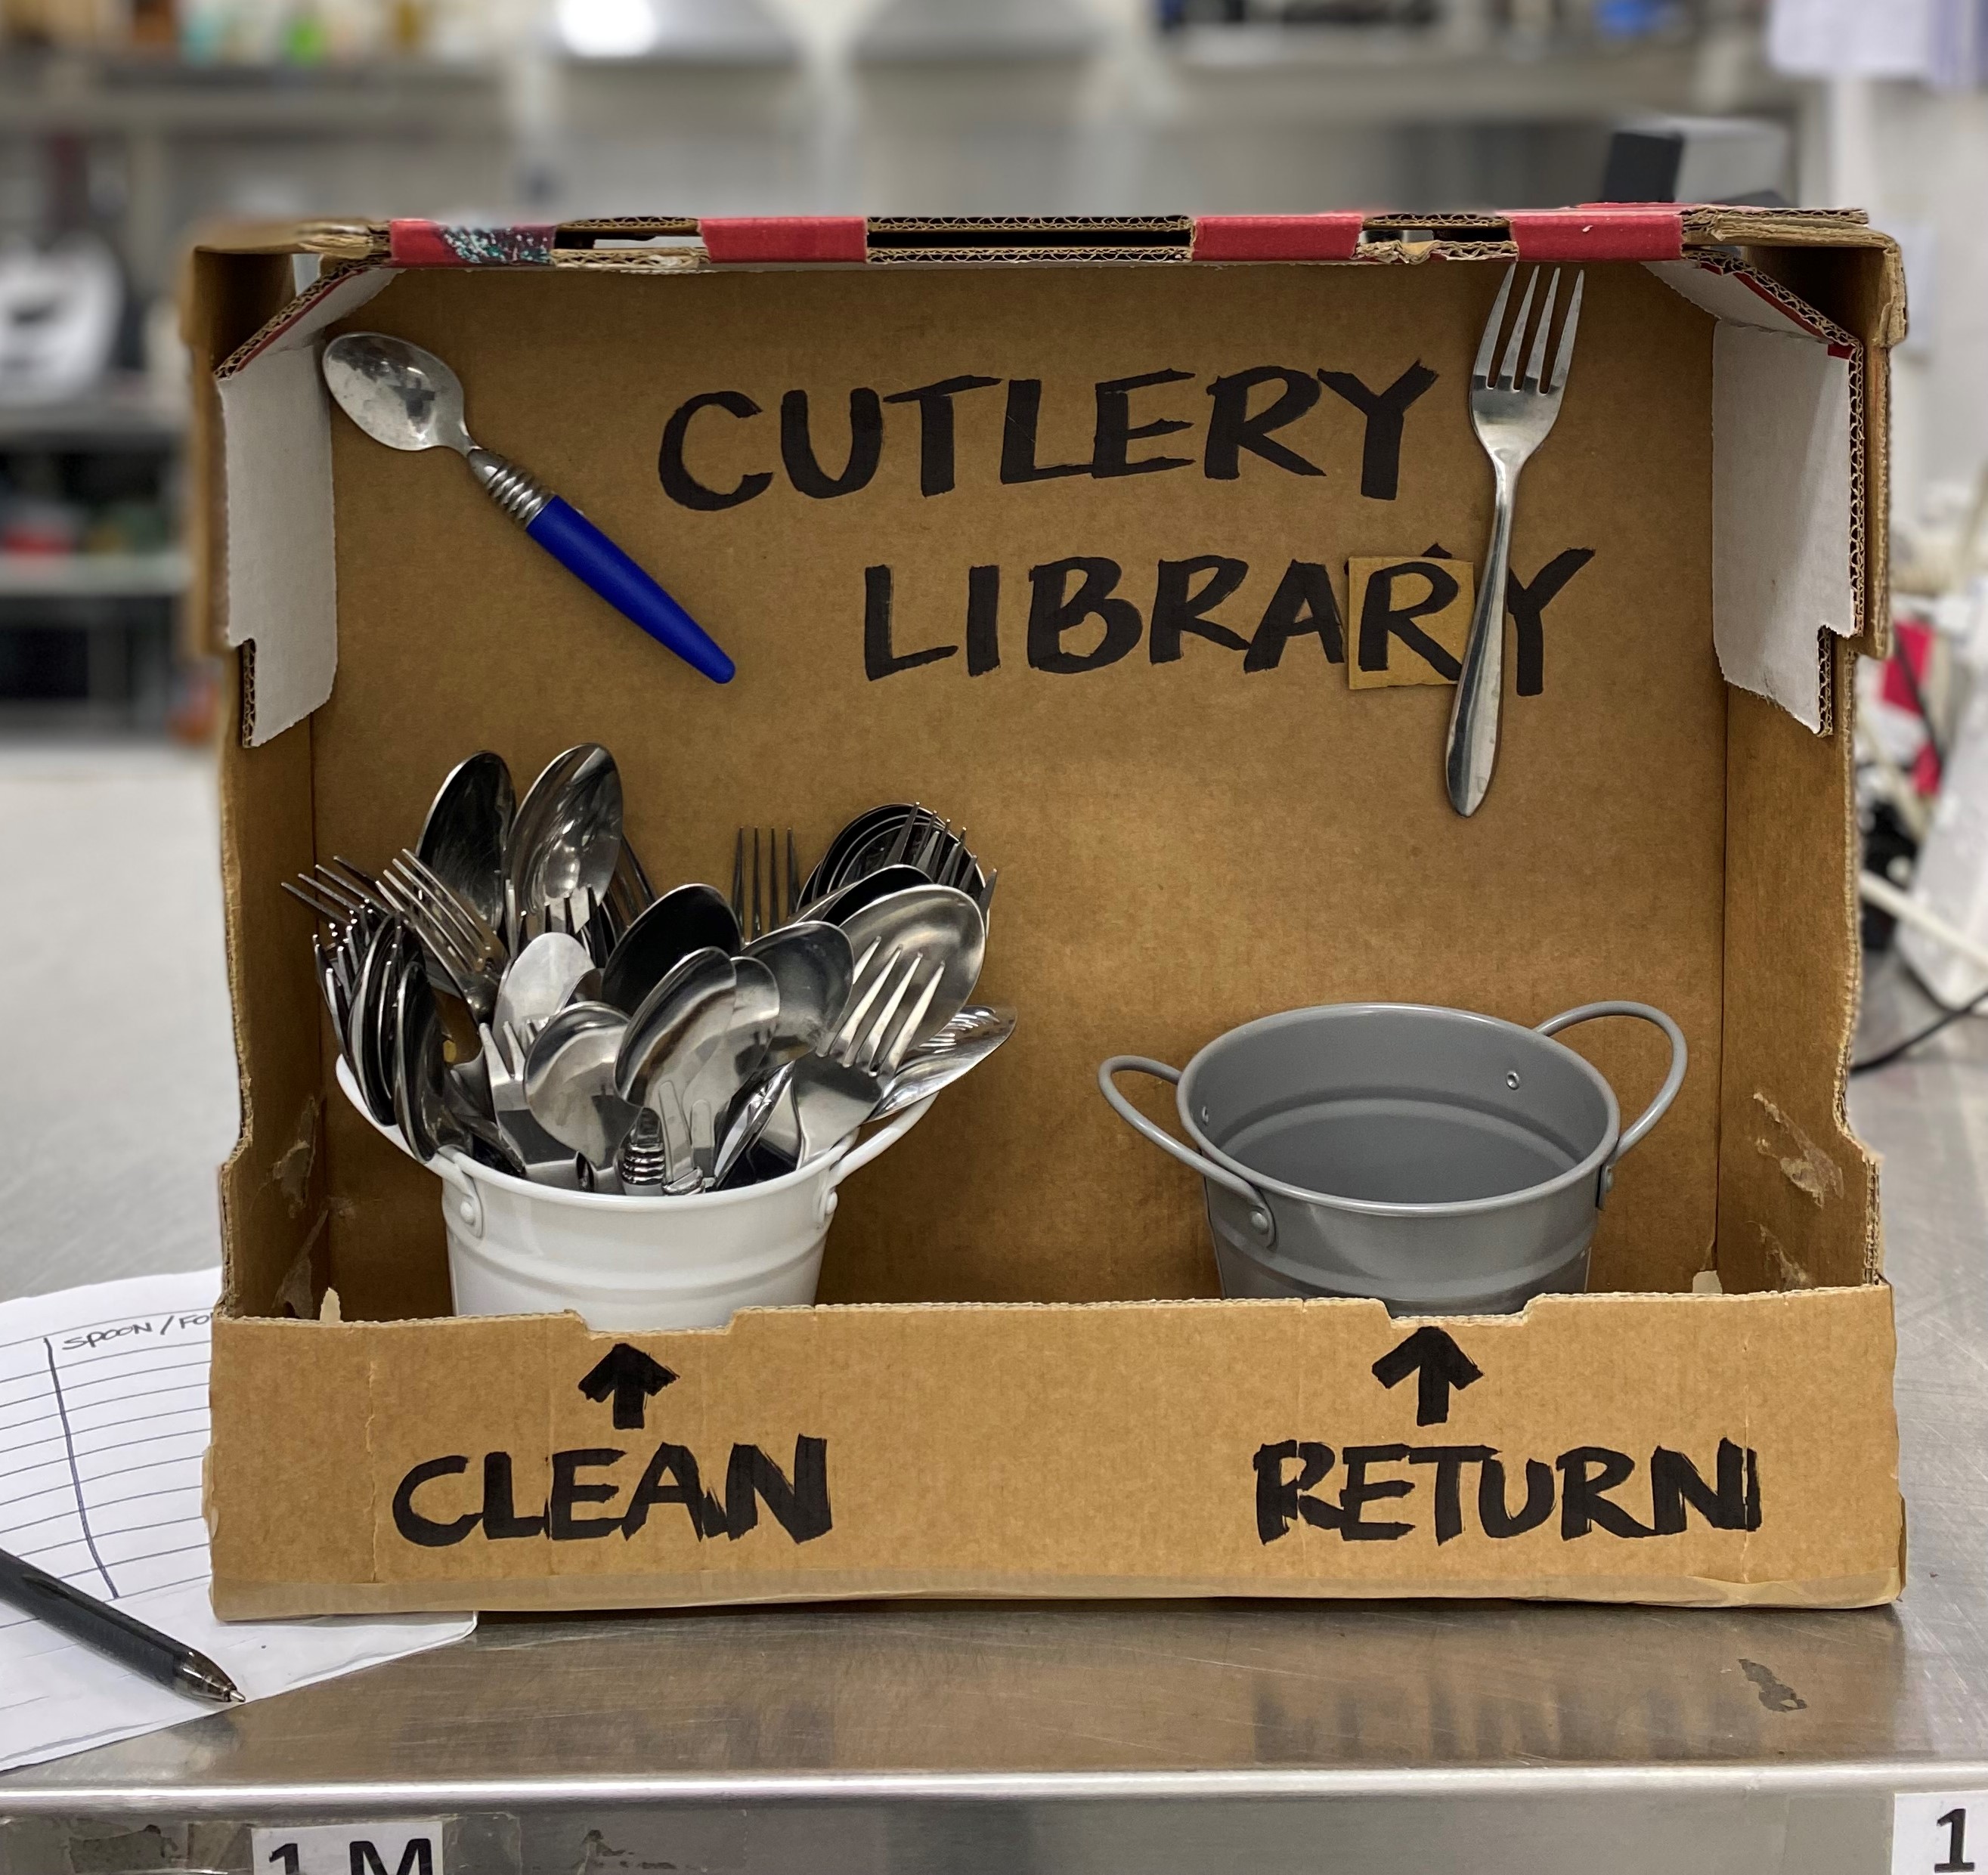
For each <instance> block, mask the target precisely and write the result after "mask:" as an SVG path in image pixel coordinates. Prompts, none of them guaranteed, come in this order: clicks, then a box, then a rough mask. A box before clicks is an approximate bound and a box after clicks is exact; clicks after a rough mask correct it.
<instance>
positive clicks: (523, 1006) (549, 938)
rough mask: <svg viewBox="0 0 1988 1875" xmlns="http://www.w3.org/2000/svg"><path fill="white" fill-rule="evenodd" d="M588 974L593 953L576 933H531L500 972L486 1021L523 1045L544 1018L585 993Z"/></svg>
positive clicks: (529, 1042)
mask: <svg viewBox="0 0 1988 1875" xmlns="http://www.w3.org/2000/svg"><path fill="white" fill-rule="evenodd" d="M592 975H593V956H592V954H591V953H590V952H589V951H588V950H587V946H586V945H585V944H582V943H581V942H580V940H579V939H578V938H577V937H568V936H567V935H566V933H565V932H564V931H547V932H546V934H545V935H544V936H543V937H534V938H533V939H532V941H531V942H530V943H529V944H526V946H525V948H524V949H523V950H522V951H519V953H518V954H517V955H516V957H514V958H512V960H511V963H510V967H509V968H508V969H507V970H505V972H504V981H502V984H500V985H499V986H498V990H497V1007H496V1009H495V1012H494V1013H493V1014H492V1016H491V1019H490V1025H491V1027H492V1029H494V1030H495V1032H496V1033H497V1034H499V1035H505V1034H506V1033H509V1034H512V1035H516V1037H517V1038H518V1040H519V1045H520V1046H521V1047H529V1046H530V1044H531V1042H532V1040H533V1039H534V1038H535V1037H536V1035H537V1034H538V1032H539V1029H541V1028H543V1026H544V1025H545V1024H546V1023H547V1022H549V1021H551V1019H553V1017H554V1016H555V1015H557V1014H558V1013H559V1012H560V1010H562V1009H563V1008H565V1007H566V1005H567V1004H568V1003H569V1002H572V1001H573V998H574V997H575V996H576V995H585V994H586V993H587V990H588V988H590V985H589V984H588V981H587V979H588V978H590V976H592Z"/></svg>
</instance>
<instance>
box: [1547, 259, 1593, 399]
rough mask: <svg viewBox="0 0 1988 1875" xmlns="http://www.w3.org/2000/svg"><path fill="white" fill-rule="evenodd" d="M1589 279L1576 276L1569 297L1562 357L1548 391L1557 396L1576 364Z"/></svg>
mask: <svg viewBox="0 0 1988 1875" xmlns="http://www.w3.org/2000/svg"><path fill="white" fill-rule="evenodd" d="M1586 279H1587V274H1586V273H1585V272H1581V273H1577V274H1576V275H1574V291H1573V292H1570V294H1568V295H1567V323H1566V324H1565V325H1564V326H1561V328H1560V355H1559V356H1557V358H1555V359H1554V369H1553V382H1552V383H1550V384H1549V385H1547V390H1550V391H1552V392H1554V394H1556V395H1557V394H1559V392H1560V390H1562V389H1563V388H1564V387H1565V385H1566V383H1567V367H1568V366H1569V365H1570V364H1571V363H1573V362H1574V327H1575V326H1577V324H1579V323H1580V320H1581V286H1582V284H1583V283H1584V282H1585V281H1586Z"/></svg>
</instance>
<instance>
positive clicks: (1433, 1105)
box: [1097, 1002, 1685, 1315]
mask: <svg viewBox="0 0 1988 1875" xmlns="http://www.w3.org/2000/svg"><path fill="white" fill-rule="evenodd" d="M1603 1015H1632V1016H1635V1017H1637V1018H1638V1019H1640V1020H1641V1021H1643V1022H1654V1023H1655V1025H1657V1026H1658V1028H1659V1029H1662V1031H1663V1032H1664V1033H1665V1035H1668V1037H1669V1038H1670V1044H1671V1065H1670V1072H1669V1073H1668V1074H1667V1075H1666V1076H1665V1078H1664V1084H1663V1086H1662V1087H1661V1088H1659V1089H1658V1092H1657V1096H1656V1098H1655V1100H1652V1102H1651V1103H1650V1104H1649V1106H1648V1108H1647V1109H1646V1110H1645V1111H1644V1113H1643V1114H1642V1116H1641V1117H1640V1118H1639V1119H1638V1120H1637V1121H1636V1123H1635V1125H1634V1126H1632V1127H1630V1128H1629V1130H1628V1131H1627V1132H1626V1133H1625V1132H1623V1131H1622V1130H1621V1113H1620V1110H1618V1107H1617V1106H1616V1104H1615V1095H1614V1090H1613V1089H1611V1087H1610V1086H1609V1085H1608V1082H1607V1080H1606V1079H1604V1078H1603V1076H1602V1075H1601V1073H1600V1072H1599V1071H1598V1070H1597V1069H1595V1068H1594V1067H1592V1066H1590V1064H1589V1063H1588V1062H1585V1061H1584V1060H1583V1059H1581V1056H1578V1055H1577V1054H1576V1053H1575V1052H1574V1051H1573V1049H1570V1048H1567V1047H1564V1046H1562V1045H1561V1044H1560V1043H1559V1042H1555V1041H1553V1040H1552V1039H1550V1038H1551V1037H1552V1036H1553V1035H1556V1034H1557V1033H1558V1032H1560V1030H1562V1029H1567V1028H1570V1027H1571V1026H1572V1025H1574V1023H1576V1022H1589V1021H1591V1020H1592V1019H1594V1018H1595V1017H1597V1016H1603ZM1128 1072H1137V1073H1141V1074H1151V1075H1157V1076H1158V1077H1159V1078H1160V1079H1162V1080H1167V1081H1172V1082H1175V1083H1177V1084H1178V1093H1177V1095H1176V1099H1177V1101H1178V1106H1179V1110H1180V1120H1181V1124H1182V1127H1184V1128H1185V1130H1186V1131H1187V1133H1188V1137H1190V1138H1191V1139H1192V1140H1193V1142H1194V1144H1193V1146H1192V1147H1188V1146H1185V1145H1183V1144H1182V1143H1181V1142H1180V1141H1179V1140H1177V1139H1175V1138H1174V1137H1173V1136H1172V1135H1171V1133H1168V1132H1166V1131H1165V1130H1164V1129H1162V1128H1161V1127H1157V1126H1155V1124H1154V1123H1152V1122H1151V1120H1148V1119H1147V1118H1146V1117H1145V1116H1144V1114H1143V1113H1140V1112H1139V1111H1138V1109H1137V1108H1136V1107H1134V1106H1133V1105H1132V1104H1131V1102H1130V1101H1129V1100H1127V1099H1126V1098H1125V1096H1124V1094H1123V1093H1121V1092H1120V1091H1119V1090H1118V1087H1117V1083H1116V1082H1115V1080H1114V1076H1117V1075H1119V1074H1122V1073H1128ZM1684 1074H1685V1042H1684V1035H1683V1034H1682V1032H1681V1031H1680V1030H1679V1028H1678V1025H1677V1024H1676V1023H1675V1022H1672V1020H1671V1019H1670V1018H1669V1017H1668V1015H1665V1014H1664V1013H1663V1012H1662V1010H1660V1009H1653V1008H1651V1007H1650V1006H1649V1005H1648V1004H1647V1003H1640V1002H1591V1003H1588V1004H1586V1005H1584V1006H1583V1007H1581V1008H1578V1009H1570V1010H1568V1011H1567V1013H1566V1014H1565V1015H1556V1016H1554V1018H1553V1019H1552V1020H1551V1021H1550V1022H1542V1023H1540V1025H1539V1027H1538V1028H1537V1029H1525V1028H1522V1027H1520V1025H1518V1024H1517V1023H1516V1022H1501V1021H1499V1019H1497V1018H1496V1017H1495V1016H1489V1015H1475V1014H1472V1012H1469V1011H1467V1010H1463V1009H1444V1008H1430V1007H1428V1006H1427V1005H1423V1004H1419V1003H1389V1002H1349V1003H1332V1004H1328V1005H1325V1006H1324V1007H1322V1008H1314V1009H1292V1010H1289V1011H1287V1012H1285V1013H1284V1014H1283V1015H1269V1016H1265V1017H1264V1018H1263V1019H1262V1020H1261V1021H1259V1022H1248V1023H1246V1024H1244V1025H1243V1026H1242V1028H1240V1029H1231V1030H1230V1031H1229V1032H1228V1033H1227V1034H1226V1035H1222V1036H1219V1037H1218V1038H1217V1039H1215V1041H1212V1042H1209V1045H1208V1046H1206V1047H1205V1048H1204V1049H1202V1051H1201V1052H1200V1053H1199V1054H1198V1055H1196V1056H1195V1058H1194V1059H1193V1060H1192V1061H1191V1062H1188V1065H1187V1068H1186V1071H1185V1073H1182V1071H1181V1070H1180V1069H1176V1068H1171V1067H1169V1066H1167V1065H1166V1063H1165V1062H1159V1061H1151V1060H1148V1059H1146V1058H1145V1057H1144V1056H1138V1055H1114V1056H1113V1057H1112V1058H1111V1059H1110V1060H1109V1061H1107V1062H1105V1063H1104V1066H1102V1067H1100V1069H1098V1070H1097V1084H1098V1086H1099V1087H1100V1089H1101V1090H1103V1092H1104V1097H1105V1099H1106V1100H1108V1101H1109V1102H1110V1103H1111V1106H1112V1107H1113V1109H1114V1110H1115V1111H1116V1112H1117V1114H1118V1115H1119V1117H1121V1119H1123V1120H1124V1121H1126V1123H1128V1125H1130V1126H1132V1127H1135V1128H1137V1129H1138V1131H1140V1132H1141V1133H1144V1135H1145V1136H1146V1137H1147V1138H1148V1139H1149V1140H1152V1141H1153V1143H1154V1144H1155V1145H1157V1146H1159V1147H1163V1148H1164V1149H1165V1150H1166V1151H1168V1152H1169V1153H1171V1154H1173V1156H1174V1157H1175V1158H1176V1159H1178V1160H1181V1161H1182V1164H1186V1165H1190V1166H1192V1167H1194V1169H1195V1171H1198V1172H1199V1173H1200V1174H1202V1178H1203V1179H1204V1180H1205V1184H1206V1191H1207V1197H1208V1222H1209V1230H1210V1231H1212V1233H1213V1235H1214V1238H1215V1261H1216V1263H1217V1264H1218V1265H1219V1268H1220V1269H1221V1272H1222V1293H1223V1294H1224V1295H1225V1296H1375V1297H1378V1299H1380V1300H1381V1301H1382V1302H1385V1303H1386V1304H1387V1305H1388V1307H1389V1308H1390V1309H1391V1310H1393V1311H1394V1312H1395V1313H1396V1314H1398V1315H1503V1314H1506V1313H1509V1312H1511V1311H1513V1310H1514V1309H1522V1308H1523V1307H1524V1306H1525V1305H1526V1302H1527V1301H1529V1300H1530V1299H1531V1298H1532V1297H1533V1296H1539V1295H1543V1294H1546V1293H1547V1292H1554V1291H1579V1290H1581V1289H1585V1288H1586V1287H1587V1249H1588V1245H1589V1244H1590V1243H1591V1242H1592V1241H1593V1239H1594V1226H1595V1223H1596V1220H1597V1216H1598V1214H1599V1212H1600V1210H1601V1203H1602V1201H1603V1199H1604V1198H1606V1197H1607V1196H1608V1186H1609V1181H1610V1178H1611V1174H1612V1172H1613V1170H1614V1165H1615V1163H1616V1161H1617V1160H1619V1159H1620V1158H1621V1157H1622V1155H1623V1154H1625V1153H1626V1152H1627V1151H1628V1150H1629V1149H1630V1148H1631V1147H1632V1146H1634V1145H1635V1144H1636V1143H1637V1142H1638V1140H1641V1138H1642V1137H1643V1136H1644V1135H1645V1133H1648V1131H1649V1130H1650V1129H1651V1128H1652V1127H1654V1126H1655V1124H1656V1123H1657V1122H1658V1120H1660V1119H1662V1117H1663V1114H1664V1112H1665V1109H1667V1108H1668V1106H1669V1105H1670V1103H1671V1102H1672V1100H1674V1099H1675V1097H1676V1094H1677V1091H1678V1089H1679V1086H1681V1085H1682V1083H1683V1080H1684Z"/></svg>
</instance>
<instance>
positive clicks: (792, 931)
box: [728, 908, 856, 1055]
mask: <svg viewBox="0 0 1988 1875" xmlns="http://www.w3.org/2000/svg"><path fill="white" fill-rule="evenodd" d="M728 909H729V908H728ZM740 954H741V955H742V956H744V957H750V958H757V959H758V961H759V962H761V963H762V964H764V965H766V968H768V969H769V970H770V971H772V972H773V981H775V982H776V984H778V985H779V991H780V1012H779V1021H778V1022H776V1025H775V1026H774V1030H773V1039H772V1042H770V1044H769V1048H770V1050H771V1052H773V1054H775V1055H782V1054H792V1055H798V1054H801V1053H803V1052H806V1050H808V1049H813V1048H816V1047H819V1046H820V1044H821V1042H822V1041H823V1039H824V1038H825V1037H826V1036H827V1035H829V1034H830V1033H831V1032H833V1029H834V1027H835V1025H836V1023H837V1022H838V1021H840V1019H841V1016H842V1012H843V1011H844V1008H847V1006H848V1002H849V992H850V988H851V987H852V986H853V985H854V983H855V981H856V953H855V952H854V951H852V950H851V949H850V946H849V939H848V937H847V935H846V934H844V932H843V931H842V930H841V929H840V927H838V926H836V925H833V924H823V923H821V922H820V921H819V920H814V919H805V918H804V919H803V920H802V921H800V923H799V924H783V925H782V926H781V927H780V928H779V930H778V931H769V932H768V933H767V934H766V936H765V937H756V938H755V939H754V940H753V941H752V943H750V944H748V945H747V946H746V947H745V949H744V951H742V952H741V953H740Z"/></svg>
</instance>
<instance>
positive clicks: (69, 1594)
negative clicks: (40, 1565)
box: [0, 1549, 242, 1704]
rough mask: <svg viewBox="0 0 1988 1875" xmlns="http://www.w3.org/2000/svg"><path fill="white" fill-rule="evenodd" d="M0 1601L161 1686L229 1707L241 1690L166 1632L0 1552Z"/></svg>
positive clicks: (28, 1563) (202, 1657)
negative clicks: (148, 1625)
mask: <svg viewBox="0 0 1988 1875" xmlns="http://www.w3.org/2000/svg"><path fill="white" fill-rule="evenodd" d="M0 1602H8V1603H12V1605H13V1606H15V1607H16V1608H19V1609H20V1610H22V1612H23V1613H27V1614H31V1615H32V1616H33V1617H35V1619H36V1620H39V1621H46V1623H48V1624H49V1627H52V1628H55V1629H57V1630H59V1631H60V1632H61V1633H65V1634H66V1635H68V1636H69V1638H70V1640H79V1641H81V1642H82V1643H83V1645H84V1646H85V1647H94V1648H95V1649H96V1651H97V1652H98V1653H100V1654H107V1655H108V1656H109V1657H110V1658H111V1659H112V1660H116V1661H117V1662H119V1663H120V1664H121V1665H123V1666H126V1667H130V1669H131V1671H133V1672H134V1673H138V1674H144V1676H145V1677H146V1678H147V1679H148V1680H151V1681H156V1682H157V1684H159V1685H161V1686H167V1687H171V1688H172V1690H173V1691H174V1692H176V1693H187V1694H191V1695H192V1697H194V1698H196V1699H213V1700H218V1701H221V1703H222V1704H232V1703H233V1702H234V1701H236V1700H238V1699H240V1698H242V1689H241V1688H240V1687H238V1686H237V1685H236V1684H235V1682H234V1681H232V1680H231V1679H229V1678H228V1676H227V1674H225V1673H223V1672H222V1671H221V1669H220V1668H219V1667H217V1666H215V1664H214V1662H213V1661H211V1660H209V1659H208V1657H207V1656H206V1655H205V1654H198V1653H195V1652H194V1650H193V1649H192V1648H191V1647H184V1646H182V1645H181V1644H180V1643H179V1642H178V1641H177V1640H174V1639H173V1637H171V1635H170V1634H162V1633H160V1632H159V1630H157V1628H155V1627H147V1626H146V1625H145V1624H144V1622H142V1621H134V1620H133V1619H132V1618H131V1617H130V1616H129V1615H127V1613H125V1612H124V1611H123V1609H121V1608H113V1607H112V1606H110V1603H107V1602H100V1601H99V1600H97V1599H96V1597H95V1596H93V1595H86V1594H84V1593H83V1591H82V1590H80V1589H73V1588H71V1587H70V1586H69V1584H68V1583H66V1582H64V1581H63V1580H62V1579H61V1578H60V1577H59V1576H51V1575H50V1574H49V1573H48V1572H47V1571H46V1569H37V1568H35V1566H34V1564H33V1563H32V1562H22V1560H21V1559H20V1558H19V1556H9V1555H8V1553H7V1552H6V1551H5V1550H4V1549H0Z"/></svg>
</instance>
